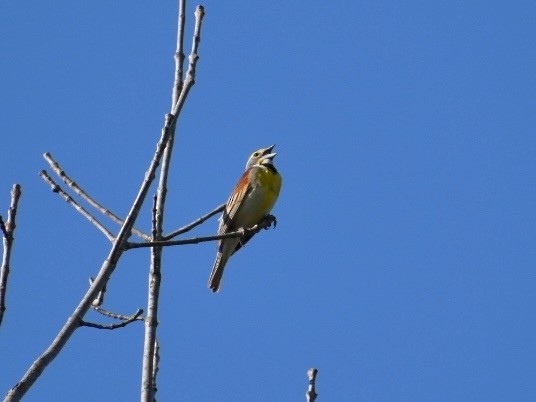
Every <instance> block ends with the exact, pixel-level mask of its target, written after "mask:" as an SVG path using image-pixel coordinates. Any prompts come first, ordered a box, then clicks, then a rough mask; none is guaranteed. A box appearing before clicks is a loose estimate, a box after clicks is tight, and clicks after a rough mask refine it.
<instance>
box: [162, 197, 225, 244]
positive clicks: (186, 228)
mask: <svg viewBox="0 0 536 402" xmlns="http://www.w3.org/2000/svg"><path fill="white" fill-rule="evenodd" d="M225 205H226V204H221V205H219V206H218V207H216V208H214V209H213V210H212V211H210V212H208V213H207V214H205V215H203V216H201V217H200V218H197V219H196V220H195V221H193V222H191V223H189V224H188V225H185V226H183V227H181V228H180V229H177V230H174V231H173V232H171V233H169V234H167V235H165V236H162V240H171V239H173V238H174V237H177V236H178V235H181V234H183V233H186V232H189V231H190V230H192V229H193V228H195V227H196V226H198V225H200V224H202V223H203V222H205V221H206V220H207V219H209V218H211V217H213V216H214V215H216V214H218V213H220V212H221V211H223V210H224V209H225Z"/></svg>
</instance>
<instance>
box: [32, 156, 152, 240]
mask: <svg viewBox="0 0 536 402" xmlns="http://www.w3.org/2000/svg"><path fill="white" fill-rule="evenodd" d="M43 157H44V158H45V160H46V161H47V162H48V164H49V165H50V168H51V169H52V170H53V171H54V173H56V174H57V175H58V177H59V178H60V179H61V180H62V181H63V182H64V183H65V184H67V185H68V186H69V187H70V188H71V190H73V191H74V192H75V193H76V194H77V195H78V196H79V197H80V198H82V199H84V200H85V201H86V202H87V203H88V204H89V205H91V206H92V207H93V208H95V209H96V210H98V211H100V212H101V213H102V214H104V215H106V216H107V217H108V218H110V219H111V220H112V221H113V222H115V223H117V224H118V225H122V224H123V222H124V221H123V219H121V218H120V217H119V216H117V215H116V214H114V213H113V212H112V211H110V210H109V209H108V208H106V207H104V206H102V205H101V204H100V203H98V202H97V201H96V200H94V199H93V198H92V197H91V196H90V195H89V194H88V193H86V192H85V191H84V189H83V188H82V187H80V186H79V185H78V184H77V183H76V182H75V181H74V180H73V179H71V178H70V177H69V176H68V175H67V173H65V171H64V170H63V169H62V168H61V167H60V165H59V163H58V162H57V161H56V160H54V158H53V157H52V155H51V154H50V152H46V153H45V154H44V155H43ZM132 232H133V233H135V234H136V235H138V236H139V237H141V238H142V239H143V240H146V241H149V240H151V236H149V235H147V234H145V233H143V232H142V231H141V230H139V229H136V228H132Z"/></svg>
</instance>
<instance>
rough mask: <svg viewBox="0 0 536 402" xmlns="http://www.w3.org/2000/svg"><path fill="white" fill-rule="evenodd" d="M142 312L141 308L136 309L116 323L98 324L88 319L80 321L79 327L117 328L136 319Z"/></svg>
mask: <svg viewBox="0 0 536 402" xmlns="http://www.w3.org/2000/svg"><path fill="white" fill-rule="evenodd" d="M142 314H143V309H141V308H140V309H138V311H136V312H135V313H134V314H133V315H132V316H130V317H128V318H127V319H126V320H124V321H122V322H120V323H117V324H98V323H95V322H90V321H84V320H82V321H80V326H81V327H90V328H97V329H117V328H123V327H126V326H127V325H128V324H130V323H131V322H134V321H136V320H138V317H139V316H140V315H142Z"/></svg>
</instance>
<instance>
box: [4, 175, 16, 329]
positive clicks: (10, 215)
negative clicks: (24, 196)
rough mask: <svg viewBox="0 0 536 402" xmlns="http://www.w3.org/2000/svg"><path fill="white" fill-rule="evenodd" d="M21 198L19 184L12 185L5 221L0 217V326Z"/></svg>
mask: <svg viewBox="0 0 536 402" xmlns="http://www.w3.org/2000/svg"><path fill="white" fill-rule="evenodd" d="M20 196H21V190H20V185H19V184H14V185H13V188H12V189H11V203H10V205H9V209H8V211H7V221H6V222H4V220H3V219H2V217H1V216H0V230H1V231H2V237H3V239H2V240H3V245H4V253H3V255H2V265H1V266H0V325H2V320H3V319H4V312H5V311H6V294H7V280H8V277H9V269H10V261H11V249H12V247H13V240H14V239H15V237H14V236H13V233H15V228H16V226H17V225H16V223H15V218H16V217H17V207H18V204H19V198H20Z"/></svg>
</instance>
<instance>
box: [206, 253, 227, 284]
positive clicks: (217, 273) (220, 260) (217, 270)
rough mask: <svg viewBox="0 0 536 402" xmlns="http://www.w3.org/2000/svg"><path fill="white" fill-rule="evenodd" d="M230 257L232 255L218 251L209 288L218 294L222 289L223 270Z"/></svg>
mask: <svg viewBox="0 0 536 402" xmlns="http://www.w3.org/2000/svg"><path fill="white" fill-rule="evenodd" d="M229 257H230V253H225V252H224V253H222V252H220V251H218V254H216V261H214V266H213V267H212V272H211V273H210V277H209V278H208V287H209V288H210V289H211V290H212V291H213V292H217V291H218V290H219V289H220V282H221V278H222V276H223V270H224V268H225V264H227V260H228V259H229Z"/></svg>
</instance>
